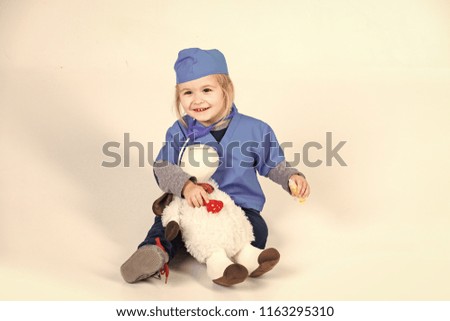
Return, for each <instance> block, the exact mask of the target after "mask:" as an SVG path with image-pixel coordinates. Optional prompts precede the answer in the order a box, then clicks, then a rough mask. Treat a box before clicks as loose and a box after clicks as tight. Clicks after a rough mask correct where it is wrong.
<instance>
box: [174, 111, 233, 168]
mask: <svg viewBox="0 0 450 321" xmlns="http://www.w3.org/2000/svg"><path fill="white" fill-rule="evenodd" d="M235 114H236V106H235V105H234V103H233V105H232V107H231V112H230V113H229V114H228V116H225V117H223V118H221V119H219V120H218V121H216V122H215V123H214V124H212V125H210V126H208V127H204V126H203V125H198V124H196V122H197V120H195V119H194V118H193V120H194V121H193V122H192V123H191V124H190V125H189V126H188V129H187V139H186V141H185V142H184V144H183V146H182V147H181V149H180V154H179V155H178V161H177V164H178V166H180V164H181V158H183V154H184V152H185V151H186V148H187V145H188V143H189V142H190V141H191V140H195V139H196V138H200V137H203V136H206V135H208V133H209V132H210V131H211V130H212V129H213V128H214V127H215V126H216V125H217V124H218V123H220V122H221V121H224V120H228V119H231V118H233V116H234V115H235Z"/></svg>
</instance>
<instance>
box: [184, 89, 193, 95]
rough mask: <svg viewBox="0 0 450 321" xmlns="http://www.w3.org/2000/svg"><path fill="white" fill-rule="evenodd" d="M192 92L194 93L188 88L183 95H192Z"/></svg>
mask: <svg viewBox="0 0 450 321" xmlns="http://www.w3.org/2000/svg"><path fill="white" fill-rule="evenodd" d="M190 94H192V92H191V91H189V90H186V91H185V92H184V93H183V95H190Z"/></svg>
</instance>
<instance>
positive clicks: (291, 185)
mask: <svg viewBox="0 0 450 321" xmlns="http://www.w3.org/2000/svg"><path fill="white" fill-rule="evenodd" d="M289 188H290V189H291V192H292V193H293V194H294V195H297V194H298V193H299V192H300V191H299V190H298V188H297V184H295V182H294V181H293V180H291V179H290V180H289ZM295 197H296V198H297V199H298V202H299V203H300V204H303V203H305V202H306V198H303V197H301V196H295Z"/></svg>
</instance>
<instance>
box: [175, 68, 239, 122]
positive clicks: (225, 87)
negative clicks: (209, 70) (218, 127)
mask: <svg viewBox="0 0 450 321" xmlns="http://www.w3.org/2000/svg"><path fill="white" fill-rule="evenodd" d="M211 76H214V78H215V79H216V80H217V82H218V83H219V86H220V89H222V94H223V96H224V102H223V103H224V105H225V106H226V107H225V112H224V114H223V115H222V117H225V116H226V115H228V114H229V113H230V111H231V106H232V105H233V102H234V86H233V82H232V81H231V78H230V77H229V76H228V75H226V74H213V75H211ZM175 113H176V114H177V118H178V120H179V121H180V122H181V123H182V124H183V125H184V126H185V127H187V124H186V122H185V121H184V119H183V107H182V106H181V100H180V86H179V84H177V85H176V86H175Z"/></svg>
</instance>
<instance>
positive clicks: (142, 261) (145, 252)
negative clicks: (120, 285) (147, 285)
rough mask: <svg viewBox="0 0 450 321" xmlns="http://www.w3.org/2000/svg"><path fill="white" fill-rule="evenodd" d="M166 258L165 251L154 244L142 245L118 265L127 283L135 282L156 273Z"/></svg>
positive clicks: (165, 261) (167, 257)
mask: <svg viewBox="0 0 450 321" xmlns="http://www.w3.org/2000/svg"><path fill="white" fill-rule="evenodd" d="M168 260H169V256H168V255H167V253H165V252H164V251H163V250H161V249H160V248H159V247H157V246H156V245H144V246H142V247H140V248H138V249H137V250H136V252H134V253H133V255H131V257H130V258H129V259H128V260H127V261H126V262H125V263H124V264H123V265H122V266H121V267H120V273H121V274H122V277H123V279H124V280H125V281H127V282H128V283H136V282H138V281H141V280H145V279H148V278H149V277H151V276H153V275H155V274H156V273H158V272H159V270H161V269H162V268H163V267H164V264H165V263H167V261H168Z"/></svg>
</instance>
